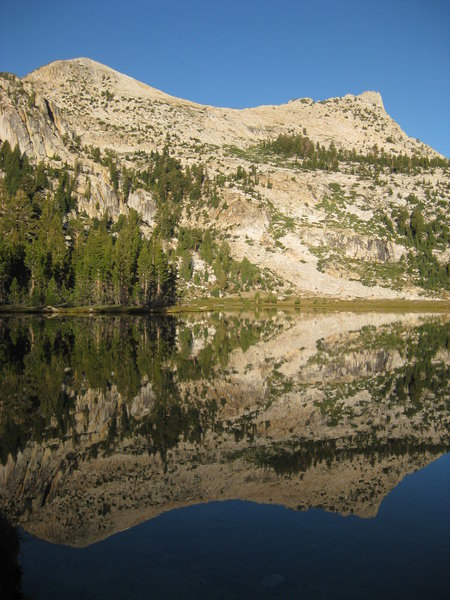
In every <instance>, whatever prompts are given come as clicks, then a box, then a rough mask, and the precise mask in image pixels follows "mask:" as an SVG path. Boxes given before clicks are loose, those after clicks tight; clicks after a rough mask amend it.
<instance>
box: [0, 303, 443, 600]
mask: <svg viewBox="0 0 450 600" xmlns="http://www.w3.org/2000/svg"><path fill="white" fill-rule="evenodd" d="M449 347H450V319H449V318H448V315H431V314H428V315H423V314H394V313H392V314H390V313H367V314H365V313H342V312H341V313H331V312H330V313H314V312H309V313H292V314H289V313H283V312H276V311H274V312H267V313H261V314H257V315H255V314H250V313H248V314H244V313H241V314H238V313H233V314H227V313H214V314H195V315H183V316H182V317H181V318H175V317H165V318H159V319H148V318H144V317H110V316H109V317H91V318H89V317H85V318H59V317H56V318H38V317H17V316H14V317H3V318H2V319H0V457H1V465H0V510H1V511H2V512H3V513H4V514H6V516H7V517H8V519H9V520H10V521H11V522H13V523H15V524H17V525H18V526H19V527H20V528H21V530H22V537H23V542H22V547H21V555H20V561H21V565H22V568H23V570H24V579H23V588H24V591H25V593H27V594H28V595H29V596H31V597H34V598H36V599H37V600H40V599H50V598H52V599H56V598H57V599H60V598H108V599H113V598H137V599H139V598H152V599H159V598H161V599H165V598H174V599H175V598H176V599H182V598H200V599H203V598H205V599H206V598H208V599H209V598H223V599H229V598H230V599H232V598H233V599H238V598H262V599H265V598H276V599H286V598H320V599H322V598H323V599H325V598H327V599H328V598H343V599H344V598H355V599H356V598H396V599H398V598H448V597H450V570H449V568H448V564H449V561H450V454H449V451H450V389H449V370H450V355H449Z"/></svg>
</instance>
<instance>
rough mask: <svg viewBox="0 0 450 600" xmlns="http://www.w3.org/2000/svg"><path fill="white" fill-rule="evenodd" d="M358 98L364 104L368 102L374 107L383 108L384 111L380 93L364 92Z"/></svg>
mask: <svg viewBox="0 0 450 600" xmlns="http://www.w3.org/2000/svg"><path fill="white" fill-rule="evenodd" d="M357 98H360V99H361V100H362V101H363V102H366V103H367V104H373V105H374V106H379V107H380V108H382V109H383V110H384V104H383V99H382V97H381V94H380V92H374V91H370V90H368V91H366V92H363V93H362V94H359V96H357Z"/></svg>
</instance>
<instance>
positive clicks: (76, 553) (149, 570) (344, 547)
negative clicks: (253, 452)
mask: <svg viewBox="0 0 450 600" xmlns="http://www.w3.org/2000/svg"><path fill="white" fill-rule="evenodd" d="M23 535H24V539H25V541H24V543H23V545H22V556H21V564H22V567H23V569H24V572H25V574H24V591H25V592H26V593H28V594H30V595H33V596H34V597H35V598H37V599H38V600H40V599H42V600H43V599H50V598H51V599H58V600H60V599H63V598H67V599H72V598H73V599H75V598H76V599H78V598H86V599H91V598H92V599H94V598H95V599H101V598H105V599H109V600H113V599H119V598H120V599H122V598H133V599H141V598H150V599H190V598H192V599H216V598H223V599H225V598H226V599H228V598H233V599H237V598H251V599H252V598H255V599H256V598H258V599H263V600H264V599H266V598H267V599H268V598H270V599H272V598H273V599H280V600H281V599H290V598H314V599H315V598H320V599H322V598H323V599H333V598H336V599H341V598H342V599H353V598H354V599H370V598H377V599H378V598H383V599H390V598H392V599H397V600H398V599H403V598H405V599H428V598H429V599H440V598H442V599H446V600H447V599H448V598H450V454H447V455H445V456H443V457H441V458H439V459H438V460H436V461H435V462H433V463H432V464H430V465H428V466H427V467H426V468H425V469H423V470H421V471H419V472H417V473H415V474H413V475H410V476H408V477H406V478H405V479H404V480H403V481H402V482H401V483H400V484H399V485H398V486H397V488H395V489H394V490H393V491H392V492H391V493H390V494H389V495H388V496H387V497H386V498H385V500H384V501H383V503H382V505H381V507H380V510H379V512H378V515H377V516H376V517H375V518H373V519H360V518H358V517H355V516H350V517H342V516H340V515H336V514H330V513H326V512H324V511H322V510H310V511H308V512H297V511H292V510H288V509H285V508H282V507H280V506H270V505H258V504H253V503H249V502H241V501H226V502H213V503H210V504H203V505H196V506H191V507H187V508H183V509H179V510H174V511H171V512H168V513H166V514H163V515H161V516H159V517H158V518H156V519H153V520H151V521H148V522H146V523H143V524H141V525H139V526H137V527H135V528H133V529H131V530H128V531H124V532H122V533H119V534H117V535H114V536H112V537H110V538H109V539H107V540H104V541H102V542H99V543H97V544H94V545H92V546H90V547H88V548H85V549H75V548H70V547H63V546H57V545H53V544H49V543H47V542H43V541H40V540H38V539H35V538H32V537H30V536H28V535H27V534H25V533H24V534H23Z"/></svg>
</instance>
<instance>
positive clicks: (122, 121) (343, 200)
mask: <svg viewBox="0 0 450 600" xmlns="http://www.w3.org/2000/svg"><path fill="white" fill-rule="evenodd" d="M0 140H1V141H2V142H5V141H8V142H9V144H10V146H11V147H14V146H15V145H16V144H17V145H18V146H19V148H20V151H21V152H25V153H26V154H27V155H28V156H29V158H31V159H32V160H33V161H36V162H38V161H40V160H43V161H44V162H45V164H47V165H49V166H51V165H56V166H58V165H61V163H66V164H67V168H68V169H69V171H70V172H71V173H72V175H71V176H72V177H74V180H75V183H74V196H75V198H76V204H77V214H85V215H87V216H88V217H89V218H91V219H92V218H100V217H101V216H102V214H104V213H106V212H107V213H108V214H109V216H110V217H111V218H112V219H113V220H114V221H116V220H117V219H118V218H119V216H120V215H121V214H128V213H129V211H130V209H134V210H136V211H137V212H138V213H139V215H140V218H141V219H142V227H143V231H144V233H145V235H147V236H148V235H151V234H152V232H153V231H155V228H157V227H158V219H159V217H160V215H161V212H162V211H163V209H164V210H166V212H167V211H169V212H170V211H171V210H173V206H172V208H170V206H171V205H170V202H169V203H167V198H166V200H164V201H163V200H162V199H161V198H160V197H159V196H158V193H156V191H155V187H154V186H153V188H152V185H153V184H152V185H150V184H148V183H146V182H144V181H143V180H142V173H143V172H145V170H146V169H148V168H149V165H151V164H152V161H154V160H155V159H154V158H152V156H155V153H157V154H158V155H159V156H160V155H161V153H163V152H164V149H165V148H167V149H168V151H169V152H170V155H171V156H172V157H173V158H174V159H175V160H176V161H178V162H179V167H177V168H179V169H183V170H184V171H185V172H186V173H190V172H191V171H190V170H191V169H197V168H201V172H202V175H201V180H199V186H200V187H199V189H198V191H197V192H196V194H197V196H196V200H193V198H192V194H191V195H190V196H189V198H187V197H186V198H184V199H183V201H182V203H181V205H177V207H176V208H177V217H176V224H175V230H173V231H171V234H170V236H169V238H168V239H167V240H166V242H165V243H166V245H167V247H168V248H169V249H172V251H175V250H176V248H177V247H178V248H179V246H180V244H179V237H180V232H181V230H182V229H183V228H184V229H186V228H187V229H193V228H194V229H195V228H200V229H201V230H202V231H203V232H205V231H206V230H208V229H211V228H213V230H214V233H215V235H216V236H217V239H218V240H222V241H223V242H225V241H226V243H227V244H228V245H229V248H230V252H231V255H232V256H233V258H235V259H236V260H238V261H241V260H243V258H245V257H247V258H248V259H249V260H250V261H251V263H252V264H254V265H255V268H256V269H259V270H260V271H261V272H262V271H266V272H267V273H268V277H265V276H262V275H261V276H260V278H259V279H260V280H264V281H265V283H264V282H263V284H261V286H259V288H258V289H261V290H262V291H264V290H266V291H275V293H276V294H278V295H280V294H286V293H288V294H289V293H290V294H294V295H300V296H302V295H308V296H311V295H312V296H316V295H319V296H328V297H335V298H336V297H337V298H386V299H389V298H399V297H401V298H408V299H414V298H416V299H417V298H419V297H430V296H431V297H436V295H437V296H438V297H439V296H440V297H446V293H447V292H446V291H445V286H444V290H443V289H442V287H441V288H439V289H436V290H435V291H432V292H431V294H430V290H428V288H429V287H430V286H429V284H428V283H427V281H426V279H427V278H428V277H429V276H428V275H427V273H428V271H430V269H431V270H433V269H434V271H436V269H437V270H438V271H439V269H441V270H442V269H445V268H447V271H448V267H446V265H448V258H449V255H450V252H449V245H448V227H447V225H446V217H445V215H446V214H448V202H449V194H448V185H447V181H448V161H446V159H443V158H442V156H441V155H440V154H439V153H438V152H436V151H435V150H433V149H432V148H430V147H429V146H427V145H425V144H423V143H422V142H420V141H418V140H415V139H413V138H410V137H409V136H407V134H406V133H405V132H403V131H402V129H401V128H400V126H399V125H398V124H397V123H396V122H395V121H394V120H393V119H392V118H391V117H390V116H389V115H388V114H387V113H386V111H385V109H384V105H383V100H382V98H381V95H380V94H379V93H378V92H374V91H366V92H363V93H362V94H360V95H357V96H353V95H351V94H347V95H345V96H344V97H342V98H330V99H328V100H323V101H318V102H314V101H313V100H311V99H308V98H301V99H295V100H292V101H289V102H287V103H286V104H281V105H277V106H274V105H267V106H258V107H252V108H244V109H233V108H222V107H212V106H207V105H201V104H197V103H194V102H191V101H189V100H183V99H180V98H176V97H174V96H170V95H168V94H165V93H164V92H161V91H160V90H157V89H155V88H152V87H151V86H148V85H147V84H145V83H141V82H139V81H136V80H135V79H133V78H131V77H129V76H127V75H123V74H121V73H119V72H118V71H115V70H114V69H111V68H110V67H107V66H104V65H101V64H100V63H97V62H95V61H92V60H91V59H87V58H78V59H71V60H63V61H55V62H53V63H49V64H48V65H46V66H44V67H41V68H40V69H37V70H35V71H33V72H32V73H30V74H28V75H27V76H25V77H24V78H23V79H17V78H15V77H14V76H9V75H3V76H2V77H0ZM277 144H278V145H277ZM283 144H284V146H283ZM292 144H297V147H298V149H297V150H291V149H290V148H291V147H293V146H292ZM302 153H303V154H302ZM433 161H434V162H433ZM77 165H78V166H77ZM140 174H141V175H140ZM113 175H114V177H115V181H113V180H112V176H113ZM127 177H129V178H130V180H131V183H130V185H129V186H128V187H127V189H126V190H125V191H124V182H125V181H127ZM172 193H173V192H172V191H170V190H169V191H168V194H169V199H170V197H171V194H172ZM417 205H418V206H419V209H420V211H421V218H423V221H424V227H425V230H426V231H424V232H422V231H421V232H419V233H418V234H417V238H413V237H411V238H408V237H407V235H406V233H404V232H403V229H402V227H403V226H402V225H401V223H400V225H399V224H398V223H399V218H400V217H399V215H400V214H401V213H402V214H403V213H404V211H406V212H407V220H408V223H409V222H412V221H411V219H412V214H413V212H414V209H415V207H417ZM164 207H165V208H164ZM178 213H179V214H178ZM68 216H69V215H68ZM402 218H403V217H402ZM438 222H439V223H444V226H445V227H447V229H446V230H445V231H444V232H443V233H442V231H440V229H439V228H440V224H439V223H438ZM427 228H428V229H427ZM431 230H433V231H431ZM438 230H439V231H438ZM411 231H412V232H413V233H412V234H411V235H416V234H415V233H414V231H413V230H411ZM436 234H438V237H439V240H438V246H435V245H433V244H435V238H436ZM426 236H428V237H426ZM430 236H431V237H430ZM425 238H426V239H427V240H428V242H427V244H428V246H427V248H428V249H426V248H425V249H422V250H421V249H420V248H418V247H417V246H418V245H421V244H422V242H425V241H426V239H425ZM422 245H423V244H422ZM425 250H426V252H427V254H426V261H427V266H426V267H423V268H422V267H421V265H422V264H423V260H425V259H423V256H424V252H425ZM188 251H189V252H190V256H191V259H190V260H191V264H192V267H191V268H190V272H191V276H192V280H188V281H186V284H184V283H183V287H184V291H185V292H186V293H187V296H191V295H199V294H200V295H201V294H208V293H210V292H211V291H212V290H213V289H215V290H217V285H216V280H217V275H216V274H215V273H213V272H212V271H211V269H210V268H209V266H208V265H206V264H205V261H204V260H203V259H202V258H201V256H199V254H198V251H197V249H196V248H189V249H188ZM411 253H412V255H414V256H413V257H412V258H411V256H412V255H411ZM410 255H411V256H410ZM421 256H422V258H421ZM408 257H409V258H408ZM176 260H178V262H179V261H180V259H179V258H178V259H176ZM436 261H437V263H436ZM437 264H440V265H441V267H442V268H441V267H439V266H436V265H437ZM179 266H181V265H180V263H179ZM421 268H422V272H420V269H421ZM208 270H209V273H208V276H206V271H208ZM195 275H197V276H198V277H197V278H196V279H197V280H200V283H198V281H197V283H195V284H194V283H193V280H194V278H195ZM205 277H206V279H207V281H205V280H204V278H205ZM439 277H440V280H442V277H443V276H442V274H441V275H439ZM269 279H270V280H271V283H268V281H269ZM433 285H434V284H433ZM439 285H441V284H439ZM446 285H447V289H448V283H447V284H446ZM427 286H428V288H427ZM251 289H252V285H247V286H241V289H240V291H242V292H248V291H251ZM427 290H428V291H427ZM236 291H239V290H238V289H237V288H236V286H235V287H233V286H230V285H229V284H228V283H224V284H223V285H222V284H221V285H220V286H219V289H218V293H219V294H224V293H225V294H226V293H234V292H236ZM436 292H437V294H436Z"/></svg>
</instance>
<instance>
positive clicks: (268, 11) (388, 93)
mask: <svg viewBox="0 0 450 600" xmlns="http://www.w3.org/2000/svg"><path fill="white" fill-rule="evenodd" d="M449 32H450V0H372V1H367V0H334V1H333V0H322V1H315V0H309V1H304V0H225V1H223V0H147V1H145V0H126V1H125V0H122V1H116V0H108V1H106V0H98V1H97V0H77V1H73V0H40V1H38V0H20V1H18V2H13V1H9V2H6V1H5V0H1V10H0V71H10V72H13V73H16V74H17V75H19V76H22V75H25V74H26V73H28V72H30V71H32V70H33V69H35V68H37V67H39V66H42V65H44V64H46V63H48V62H51V61H53V60H57V59H63V58H75V57H79V56H87V57H89V58H92V59H94V60H97V61H99V62H102V63H104V64H106V65H108V66H110V67H112V68H114V69H117V70H118V71H121V72H122V73H126V74H127V75H130V76H132V77H134V78H136V79H139V80H140V81H144V82H145V83H148V84H149V85H151V86H154V87H156V88H158V89H161V90H163V91H165V92H167V93H169V94H172V95H174V96H179V97H182V98H187V99H189V100H194V101H196V102H200V103H203V104H213V105H216V106H231V107H239V108H241V107H246V106H256V105H259V104H279V103H282V102H287V101H288V100H290V99H291V98H300V97H304V96H308V97H310V98H313V99H314V100H319V99H325V98H329V97H332V96H342V95H345V94H346V93H353V94H358V93H360V92H362V91H364V90H377V91H379V92H380V93H381V95H382V97H383V101H384V105H385V108H386V110H387V111H388V113H389V114H390V115H391V116H392V117H393V118H394V119H395V120H396V121H397V122H398V123H399V124H400V125H401V126H402V127H403V129H404V130H405V131H406V132H407V133H408V134H409V135H411V136H413V137H418V138H420V139H421V140H423V141H424V142H426V143H428V144H430V145H431V146H433V147H434V148H435V149H436V150H438V151H440V152H442V153H443V154H445V155H447V156H450V135H449V133H450V119H449V108H450V33H449Z"/></svg>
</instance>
